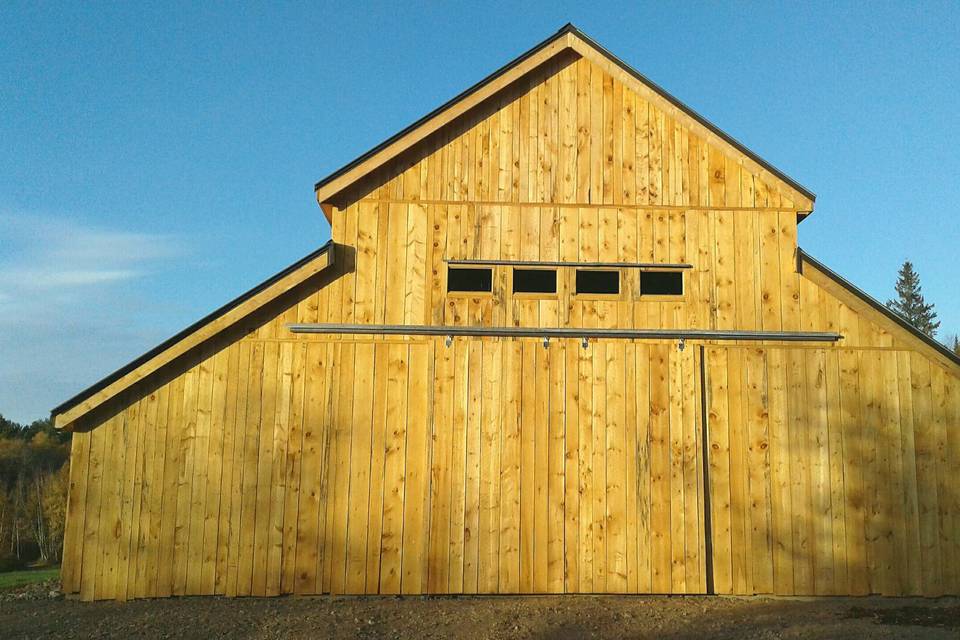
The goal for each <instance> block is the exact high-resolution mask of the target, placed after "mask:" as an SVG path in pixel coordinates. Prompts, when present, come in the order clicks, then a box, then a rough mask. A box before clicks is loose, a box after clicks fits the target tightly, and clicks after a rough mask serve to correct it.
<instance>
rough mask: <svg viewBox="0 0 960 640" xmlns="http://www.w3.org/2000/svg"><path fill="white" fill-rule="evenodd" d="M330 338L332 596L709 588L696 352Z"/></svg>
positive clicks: (327, 484)
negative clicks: (366, 341) (351, 340)
mask: <svg viewBox="0 0 960 640" xmlns="http://www.w3.org/2000/svg"><path fill="white" fill-rule="evenodd" d="M327 349H328V350H329V351H331V352H332V353H331V355H332V356H333V358H334V363H335V364H334V367H333V368H332V371H333V375H332V376H329V377H328V378H327V379H326V382H324V383H323V388H322V389H321V388H319V387H318V389H317V390H316V392H317V393H318V394H320V398H318V402H319V403H322V404H323V405H324V406H326V407H327V410H326V411H325V412H324V411H323V409H321V408H319V407H318V410H319V413H320V414H321V415H323V416H324V419H325V424H324V425H322V430H323V432H324V442H323V444H321V445H318V446H319V447H320V448H321V449H322V451H318V452H317V453H316V455H317V456H318V457H319V459H321V460H322V462H321V464H320V465H319V466H321V467H322V469H323V471H322V474H321V476H320V478H321V480H322V483H323V484H322V485H321V486H319V487H317V490H318V491H319V494H318V498H317V502H318V503H319V509H318V510H317V511H318V515H317V516H313V515H312V513H313V511H311V512H310V514H311V515H310V516H309V518H310V521H311V523H312V522H313V520H312V519H313V518H314V517H317V518H318V520H319V522H318V526H319V530H318V534H319V535H317V536H316V538H314V536H310V539H311V540H312V539H317V538H319V541H320V546H319V548H318V549H317V552H316V554H314V553H313V552H312V550H311V548H310V546H309V545H310V542H309V541H305V542H306V544H307V546H306V547H301V548H298V550H297V551H298V555H301V554H305V557H306V558H307V559H308V560H309V559H310V558H314V557H316V563H315V564H316V565H317V567H318V575H317V577H316V584H317V590H318V591H320V592H334V593H339V592H346V593H563V592H574V593H578V592H580V593H704V592H705V591H706V566H705V563H704V559H705V553H704V549H705V540H706V537H705V536H706V532H705V526H704V519H703V513H704V509H703V504H704V494H703V491H702V487H703V456H702V448H701V438H700V417H699V416H700V404H699V397H700V395H699V394H700V391H699V388H700V387H699V382H698V375H699V360H698V356H697V351H698V350H696V349H692V348H688V349H686V350H684V351H680V350H678V349H677V345H676V344H675V343H671V344H633V343H627V342H625V341H597V342H591V343H589V344H588V345H587V346H586V348H584V347H583V346H582V345H581V343H580V342H579V341H550V342H549V343H548V344H547V345H546V346H544V344H543V343H542V342H541V341H538V340H510V339H508V340H503V339H457V340H453V341H452V343H451V344H450V345H449V346H448V345H446V344H445V342H444V341H443V340H430V341H424V342H396V343H393V344H387V343H347V342H342V343H339V344H336V345H332V346H329V347H327ZM317 384H319V381H312V382H311V384H310V386H311V387H313V386H316V385H317ZM311 397H312V395H311ZM304 482H305V483H309V482H310V480H308V479H307V478H306V477H305V478H304ZM305 489H307V486H306V485H305V486H304V489H302V490H301V495H303V494H304V490H305ZM312 490H313V489H312V487H311V488H310V489H309V491H312ZM309 491H308V495H313V494H312V493H309ZM311 526H313V525H312V524H311ZM307 564H310V562H309V561H308V563H307ZM309 577H310V578H312V575H311V576H309ZM306 590H309V589H306Z"/></svg>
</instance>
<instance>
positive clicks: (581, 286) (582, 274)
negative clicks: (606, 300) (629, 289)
mask: <svg viewBox="0 0 960 640" xmlns="http://www.w3.org/2000/svg"><path fill="white" fill-rule="evenodd" d="M577 293H607V294H617V293H620V272H619V271H593V270H587V269H577Z"/></svg>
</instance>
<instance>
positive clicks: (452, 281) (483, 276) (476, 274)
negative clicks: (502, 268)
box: [447, 267, 493, 293]
mask: <svg viewBox="0 0 960 640" xmlns="http://www.w3.org/2000/svg"><path fill="white" fill-rule="evenodd" d="M492 290H493V269H474V268H463V267H449V268H447V291H464V292H471V293H476V292H481V293H484V292H490V291H492Z"/></svg>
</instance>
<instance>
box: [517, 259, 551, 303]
mask: <svg viewBox="0 0 960 640" xmlns="http://www.w3.org/2000/svg"><path fill="white" fill-rule="evenodd" d="M518 269H519V270H521V271H552V272H553V275H554V278H555V285H556V286H555V288H554V291H553V293H546V292H541V291H515V290H514V279H513V278H514V273H515V272H516V271H517V270H518ZM560 273H561V272H560V269H559V268H558V267H541V266H516V265H515V266H513V267H512V268H511V269H510V278H509V282H507V287H508V291H510V295H511V296H512V297H514V298H516V299H519V300H524V299H526V300H557V299H558V298H559V297H560Z"/></svg>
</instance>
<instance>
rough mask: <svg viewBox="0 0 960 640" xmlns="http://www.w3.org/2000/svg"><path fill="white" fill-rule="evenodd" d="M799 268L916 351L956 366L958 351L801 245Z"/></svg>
mask: <svg viewBox="0 0 960 640" xmlns="http://www.w3.org/2000/svg"><path fill="white" fill-rule="evenodd" d="M797 257H798V258H799V263H800V264H799V266H800V272H801V273H802V274H803V275H804V277H806V278H809V279H810V280H812V281H813V282H814V283H816V284H817V285H819V286H820V287H822V288H823V289H825V290H826V291H827V292H829V293H830V294H832V295H833V296H834V297H836V298H838V299H839V300H840V302H842V303H844V304H846V305H847V306H849V307H850V308H851V309H854V310H856V311H860V312H861V313H865V314H866V315H868V316H869V317H870V318H871V319H873V320H874V321H876V322H879V323H881V324H884V325H886V326H891V325H893V327H894V329H895V330H896V332H897V334H898V335H901V336H903V337H905V338H907V339H908V340H909V341H910V342H912V343H913V344H914V345H916V346H917V347H919V348H918V351H920V352H921V353H925V354H926V355H927V356H929V357H931V358H933V359H934V360H936V361H937V362H939V363H940V364H942V365H944V366H947V367H949V368H950V369H952V370H954V371H956V370H957V368H960V355H957V354H955V353H954V352H953V351H951V350H950V349H948V348H947V347H946V346H945V345H943V344H941V343H940V342H937V341H936V340H934V339H933V338H931V337H930V336H928V335H927V334H925V333H923V332H922V331H920V330H919V329H917V328H916V327H915V326H913V325H912V324H910V323H909V322H907V321H906V320H905V319H904V318H903V317H901V316H899V315H897V314H896V313H894V312H893V311H891V310H890V309H889V308H888V307H887V306H886V305H884V304H882V303H881V302H880V301H879V300H877V299H876V298H874V297H873V296H871V295H870V294H869V293H867V292H865V291H864V290H863V289H861V288H859V287H858V286H856V285H855V284H853V283H852V282H850V281H849V280H847V279H846V278H844V277H843V276H841V275H840V274H838V273H837V272H836V271H833V270H832V269H830V268H829V267H827V266H826V265H825V264H823V263H822V262H820V261H818V260H816V259H814V258H813V257H812V256H811V255H810V254H809V253H807V252H806V251H804V250H803V249H800V248H798V249H797Z"/></svg>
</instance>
